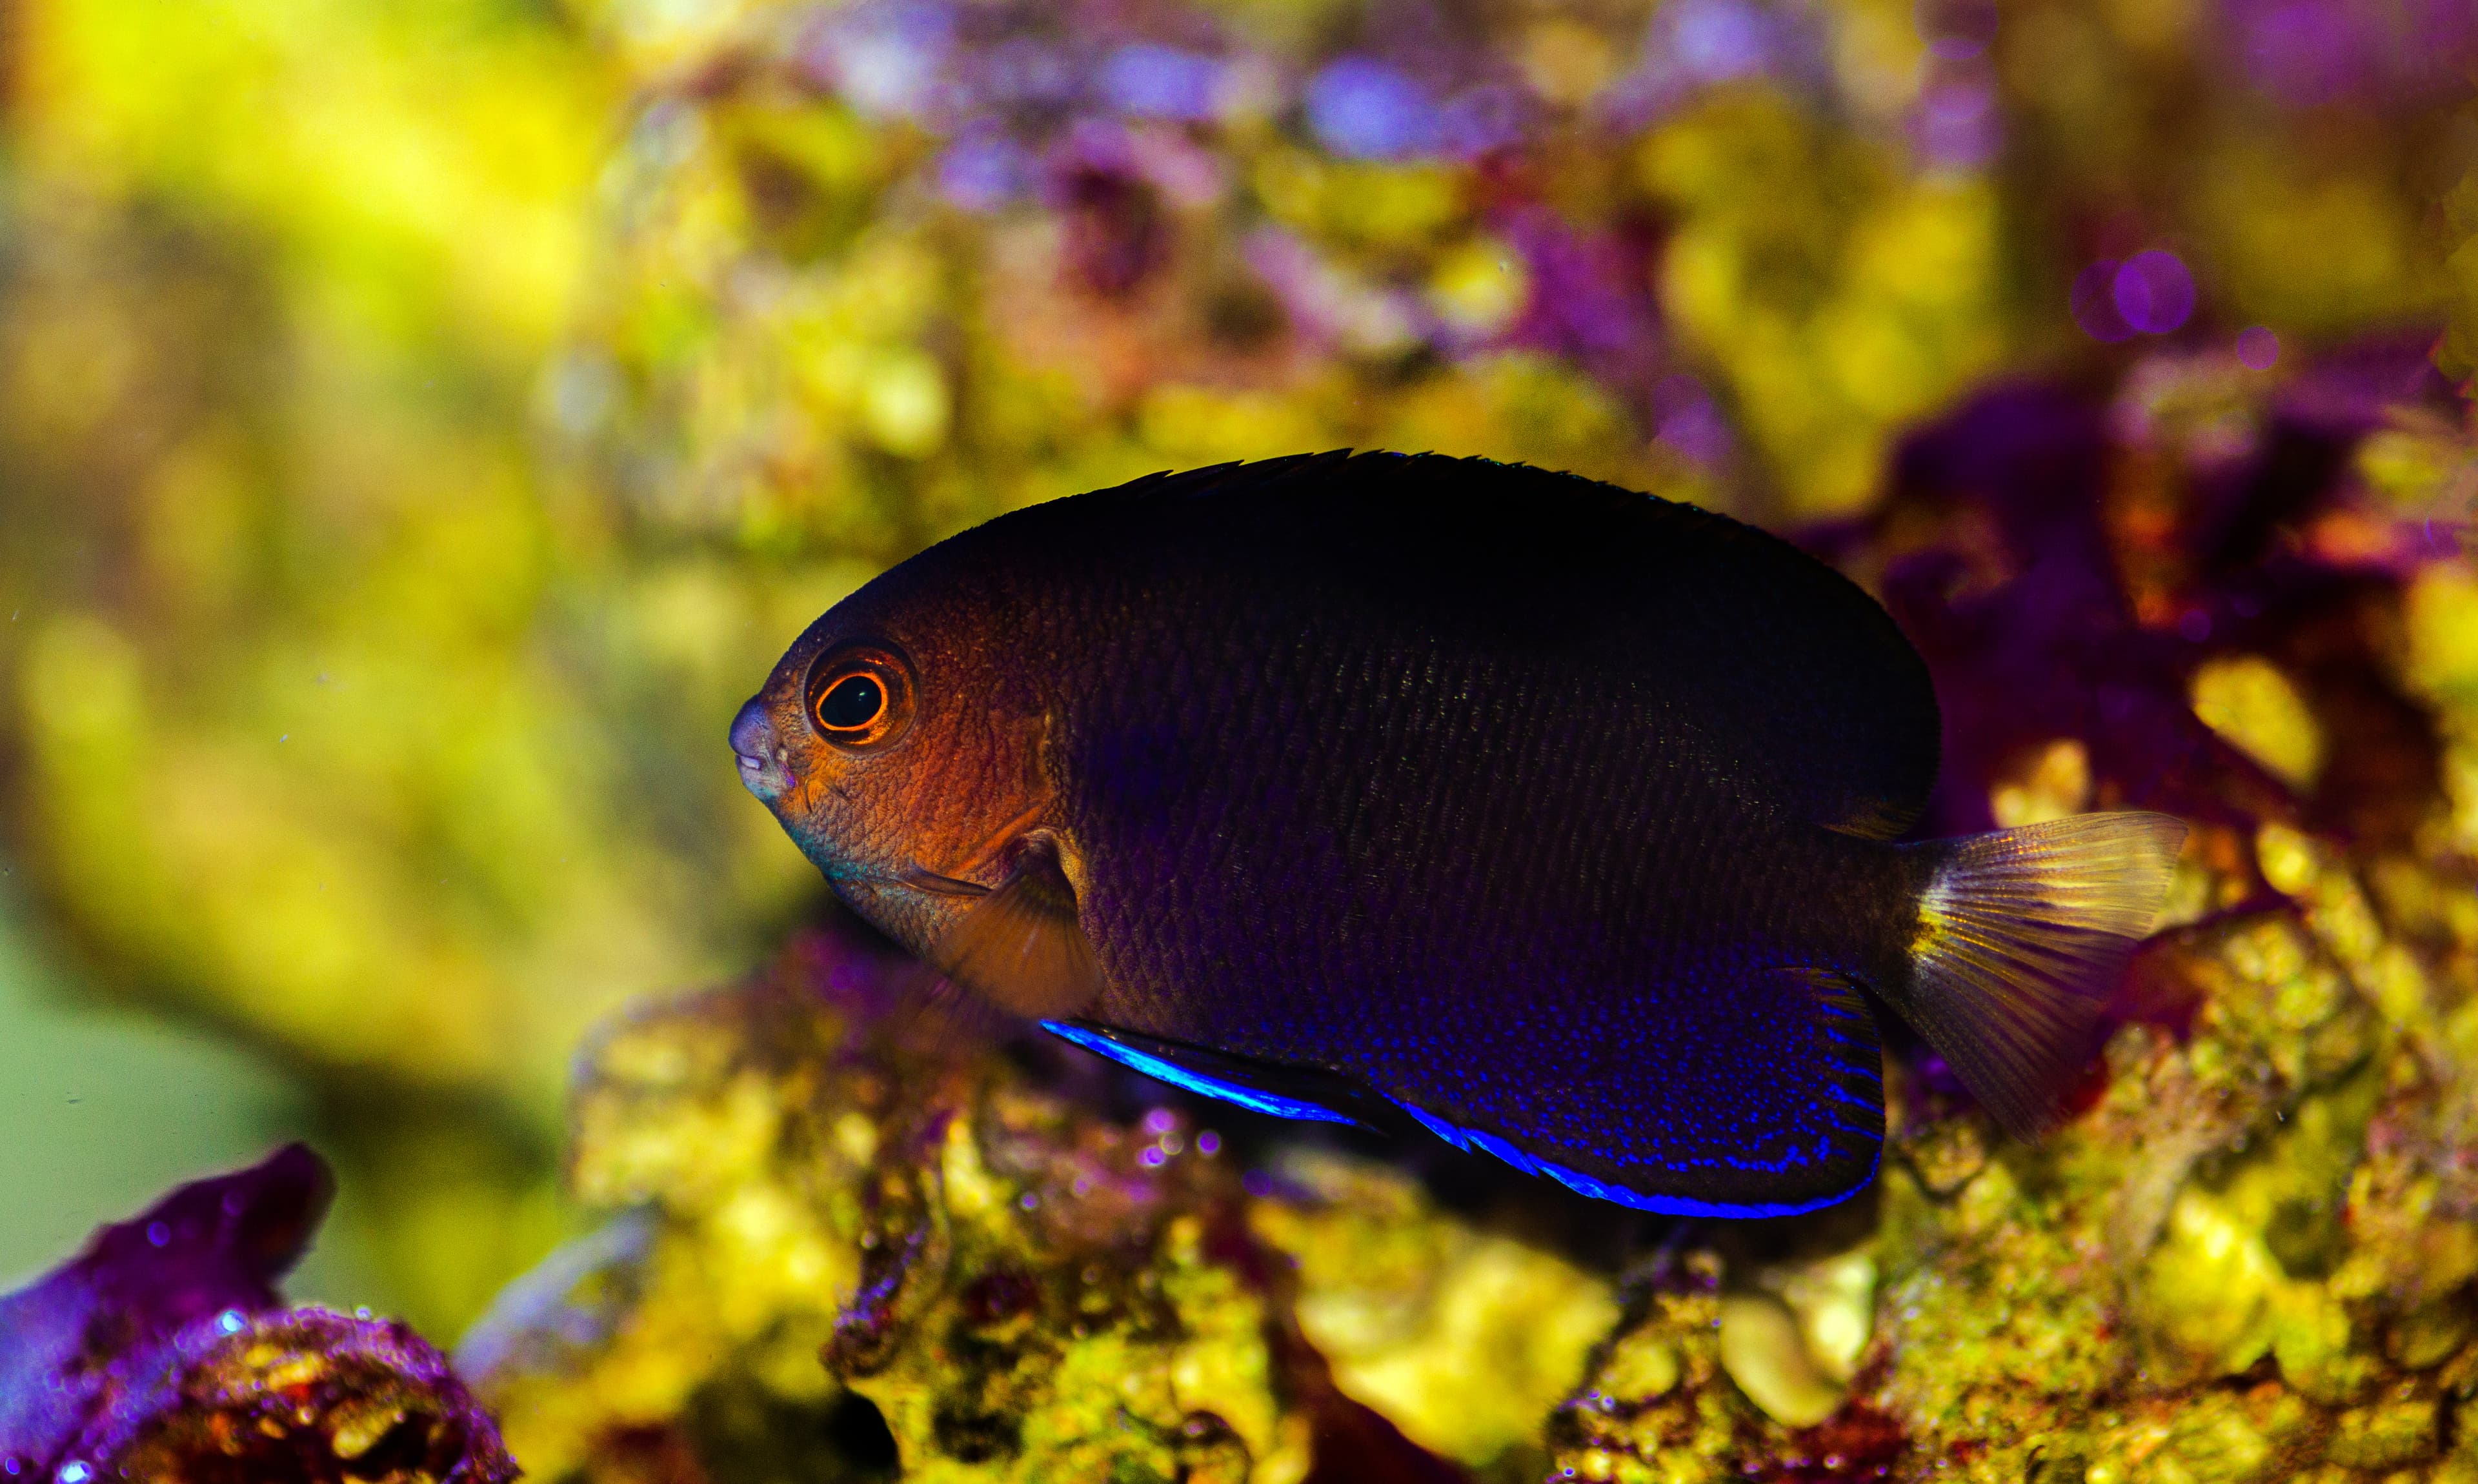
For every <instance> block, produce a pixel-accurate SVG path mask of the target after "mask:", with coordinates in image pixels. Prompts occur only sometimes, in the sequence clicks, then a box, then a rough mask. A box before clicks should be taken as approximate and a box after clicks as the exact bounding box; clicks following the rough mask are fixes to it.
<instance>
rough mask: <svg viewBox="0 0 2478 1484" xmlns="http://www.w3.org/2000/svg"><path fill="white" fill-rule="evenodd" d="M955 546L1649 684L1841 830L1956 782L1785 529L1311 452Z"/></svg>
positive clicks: (1750, 766) (1061, 506) (1543, 483)
mask: <svg viewBox="0 0 2478 1484" xmlns="http://www.w3.org/2000/svg"><path fill="white" fill-rule="evenodd" d="M954 540H955V541H956V542H957V543H958V545H959V549H984V550H989V551H993V552H999V553H1003V554H1004V555H1005V556H1006V557H1007V558H1008V559H1009V560H1021V559H1022V557H1023V553H1024V550H1026V549H1042V550H1045V551H1047V552H1051V553H1055V555H1056V557H1057V559H1058V560H1060V561H1075V560H1081V559H1082V557H1081V554H1083V553H1087V552H1090V551H1092V550H1094V549H1098V548H1099V547H1101V546H1104V545H1107V546H1109V547H1110V548H1111V549H1114V550H1119V549H1129V548H1137V549H1148V550H1153V551H1155V552H1157V553H1161V554H1166V555H1164V556H1163V558H1162V560H1163V562H1164V563H1165V564H1166V565H1164V566H1162V568H1161V569H1162V570H1165V571H1167V570H1175V569H1177V564H1178V562H1180V561H1193V562H1209V563H1213V564H1221V563H1226V562H1230V561H1262V562H1268V563H1270V562H1275V561H1278V562H1279V563H1281V564H1283V565H1284V566H1286V567H1298V566H1301V565H1302V564H1306V565H1308V566H1311V567H1313V568H1314V570H1315V572H1316V577H1317V580H1318V581H1320V582H1324V583H1327V584H1328V585H1329V590H1330V591H1333V592H1334V593H1336V594H1349V595H1352V596H1353V597H1355V598H1356V599H1358V600H1359V601H1361V602H1362V603H1363V604H1364V605H1365V608H1364V610H1363V611H1364V612H1365V611H1378V610H1381V611H1386V612H1392V613H1398V614H1402V615H1405V616H1408V617H1410V618H1411V620H1412V621H1413V624H1414V626H1415V627H1417V628H1420V629H1422V630H1424V631H1429V632H1453V633H1457V634H1461V635H1464V636H1466V637H1469V636H1472V635H1475V634H1485V635H1487V636H1488V637H1489V638H1490V639H1491V640H1492V641H1494V642H1497V643H1500V644H1503V645H1505V646H1506V647H1509V648H1511V649H1514V650H1516V651H1518V652H1525V651H1528V652H1547V651H1553V650H1555V651H1563V652H1566V653H1568V654H1570V655H1571V656H1572V657H1575V658H1577V659H1578V660H1579V661H1580V662H1582V663H1586V664H1588V665H1589V666H1590V667H1593V668H1594V669H1595V671H1596V672H1601V673H1610V672H1615V673H1624V674H1630V675H1636V676H1640V677H1643V678H1644V680H1645V682H1646V683H1647V684H1649V685H1651V686H1654V687H1656V689H1657V690H1658V691H1659V692H1660V693H1661V694H1662V696H1663V697H1664V700H1665V702H1666V703H1667V704H1669V705H1671V706H1673V707H1674V708H1675V709H1676V713H1677V715H1679V716H1680V717H1684V718H1691V720H1692V723H1693V724H1694V726H1695V727H1696V728H1697V730H1698V731H1699V733H1700V734H1701V735H1702V736H1703V737H1704V738H1705V740H1706V741H1707V742H1708V744H1709V746H1710V748H1711V751H1712V754H1713V755H1714V756H1716V757H1722V758H1727V759H1730V760H1732V767H1733V768H1735V769H1736V770H1737V771H1738V772H1739V773H1740V775H1741V776H1742V777H1743V778H1744V779H1745V781H1746V782H1747V783H1749V784H1751V785H1753V786H1755V787H1756V788H1757V789H1758V790H1759V791H1760V792H1762V793H1763V795H1764V796H1765V797H1767V798H1769V799H1772V800H1774V801H1776V802H1778V803H1779V804H1781V805H1782V806H1783V807H1784V808H1786V809H1787V810H1788V811H1790V812H1791V814H1792V815H1793V816H1794V817H1799V818H1803V819H1806V820H1808V821H1809V822H1812V823H1814V824H1817V825H1821V826H1823V827H1825V828H1828V829H1833V830H1837V831H1839V832H1841V833H1843V834H1849V835H1858V836H1862V837H1865V838H1869V839H1889V838H1892V837H1893V836H1896V835H1899V834H1900V833H1901V832H1902V831H1904V830H1905V829H1907V828H1909V825H1910V824H1911V823H1913V822H1914V821H1915V820H1916V819H1917V818H1918V817H1919V816H1920V814H1921V813H1923V812H1924V811H1925V810H1926V808H1927V803H1928V795H1929V792H1930V790H1931V789H1932V788H1933V786H1934V781H1935V772H1936V763H1937V756H1938V752H1939V750H1940V744H1941V738H1940V721H1939V718H1938V715H1937V710H1936V700H1935V690H1934V685H1933V683H1932V682H1931V681H1930V679H1929V676H1928V669H1927V665H1926V662H1925V661H1923V660H1922V659H1920V657H1919V655H1918V652H1917V651H1916V650H1915V649H1914V648H1912V647H1911V645H1910V642H1909V640H1908V639H1907V638H1906V637H1904V635H1903V634H1902V632H1901V630H1900V629H1899V628H1898V627H1897V626H1896V625H1895V624H1894V622H1893V620H1892V617H1891V616H1890V615H1888V614H1886V613H1885V611H1884V607H1883V606H1882V605H1881V604H1879V603H1878V602H1877V601H1876V600H1875V599H1874V598H1873V597H1871V596H1869V595H1868V593H1867V592H1866V591H1865V590H1863V589H1861V588H1860V587H1859V585H1858V584H1857V583H1855V582H1852V581H1851V580H1850V579H1849V578H1848V577H1846V576H1844V575H1843V574H1842V573H1841V572H1839V571H1837V570H1835V569H1834V568H1833V566H1830V565H1829V564H1827V563H1825V562H1823V561H1820V560H1818V559H1817V558H1815V557H1813V556H1811V555H1809V554H1808V553H1807V552H1805V551H1802V550H1800V549H1799V548H1798V547H1797V546H1794V545H1792V544H1791V543H1790V542H1788V541H1783V540H1782V539H1781V538H1780V537H1777V536H1774V535H1772V534H1771V533H1769V532H1766V531H1762V530H1759V529H1757V527H1754V526H1751V525H1747V524H1744V523H1742V522H1740V521H1737V520H1734V519H1732V518H1730V517H1729V516H1722V515H1718V514H1715V513H1713V512H1711V511H1707V510H1703V509H1700V508H1698V507H1696V506H1692V505H1686V504H1682V503H1679V502H1677V501H1673V500H1664V499H1661V498H1659V497H1657V496H1656V495H1650V494H1640V493H1637V492H1635V491H1633V490H1624V489H1620V488H1618V487H1617V486H1614V485H1608V484H1604V483H1601V482H1599V481H1597V480H1591V479H1585V478H1582V477H1580V476H1579V475H1574V474H1560V473H1554V472H1551V471H1549V470H1546V469H1538V468H1532V467H1530V466H1529V465H1519V464H1498V463H1495V462H1492V461H1490V460H1486V459H1462V458H1449V457H1445V456H1442V455H1437V454H1409V455H1406V454H1396V453H1355V454H1354V453H1322V454H1303V455H1298V456H1294V457H1290V458H1283V459H1272V460H1266V461H1262V462H1259V463H1253V464H1226V465H1214V466H1212V467H1209V468H1200V469H1190V470H1186V471H1184V472H1181V473H1176V474H1156V475H1151V476H1149V477H1147V478H1145V479H1140V480H1135V481H1132V482H1130V483H1128V484H1125V485H1122V486H1119V487H1117V488H1115V489H1111V490H1098V491H1095V492H1093V493H1091V494H1085V495H1079V496H1076V497H1075V498H1073V499H1067V500H1059V501H1054V502H1052V503H1049V504H1047V505H1038V506H1033V507H1031V508H1029V509H1026V510H1022V511H1017V512H1014V513H1012V514H1010V515H1006V516H999V518H998V519H996V520H993V521H991V522H989V523H988V524H987V525H985V526H981V527H978V528H976V529H975V530H973V531H968V532H966V533H964V535H962V536H960V537H957V538H955V539H954ZM1200 553H1201V554H1202V555H1199V554H1200Z"/></svg>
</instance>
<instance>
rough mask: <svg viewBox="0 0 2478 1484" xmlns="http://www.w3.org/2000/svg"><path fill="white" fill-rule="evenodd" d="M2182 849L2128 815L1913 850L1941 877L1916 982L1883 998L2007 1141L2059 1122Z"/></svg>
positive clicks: (2174, 838) (2144, 818) (2180, 829)
mask: <svg viewBox="0 0 2478 1484" xmlns="http://www.w3.org/2000/svg"><path fill="white" fill-rule="evenodd" d="M2185 839H2186V825H2185V823H2184V821H2182V820H2179V819H2175V818H2172V817H2169V816H2167V815H2161V814H2143V813H2132V812H2129V813H2123V814H2089V815H2075V816H2072V817H2067V818H2062V819H2051V820H2049V821H2047V822H2046V823H2044V824H2028V825H2024V826H2022V827H2021V828H2019V829H2010V830H1998V831H1996V832H1994V833H1993V834H1987V835H1967V836H1962V837H1960V838H1959V839H1954V840H1937V841H1928V842H1924V843H1919V844H1915V845H1906V846H1903V847H1902V848H1903V849H1904V850H1905V851H1906V852H1917V853H1919V854H1921V855H1923V856H1924V857H1925V858H1926V860H1925V864H1927V865H1928V866H1929V870H1928V879H1927V885H1926V888H1925V890H1924V891H1922V892H1921V893H1920V894H1919V899H1918V925H1917V928H1916V930H1915V931H1914V933H1913V935H1912V937H1911V940H1910V944H1909V977H1908V983H1907V984H1906V985H1904V986H1903V987H1902V989H1901V992H1900V993H1898V994H1886V995H1885V998H1886V999H1887V1000H1888V1001H1889V1002H1890V1003H1891V1004H1892V1006H1893V1008H1894V1009H1896V1010H1898V1011H1900V1012H1901V1014H1902V1017H1903V1019H1907V1020H1909V1022H1910V1024H1911V1025H1912V1026H1913V1027H1915V1028H1916V1029H1917V1031H1918V1033H1919V1034H1920V1035H1921V1036H1924V1037H1925V1038H1927V1043H1928V1044H1929V1045H1931V1046H1933V1047H1934V1048H1935V1050H1936V1051H1937V1052H1938V1053H1940V1054H1941V1055H1942V1056H1943V1057H1944V1059H1945V1060H1946V1061H1947V1062H1949V1063H1951V1064H1952V1066H1953V1069H1954V1070H1955V1071H1956V1072H1958V1073H1960V1076H1961V1080H1962V1083H1963V1085H1964V1086H1966V1087H1968V1088H1969V1089H1970V1091H1971V1093H1972V1094H1973V1095H1975V1096H1976V1097H1977V1098H1978V1099H1979V1101H1980V1103H1981V1104H1982V1106H1984V1107H1985V1108H1986V1109H1987V1110H1988V1112H1990V1113H1992V1114H1994V1115H1995V1116H1996V1120H1997V1121H1998V1122H1999V1123H2001V1124H2003V1125H2004V1126H2005V1128H2006V1130H2007V1131H2008V1132H2010V1133H2013V1134H2016V1135H2018V1136H2021V1137H2024V1138H2028V1137H2032V1136H2034V1135H2036V1134H2037V1133H2038V1132H2039V1131H2040V1130H2041V1129H2042V1128H2043V1127H2045V1126H2046V1125H2047V1123H2048V1122H2049V1121H2050V1119H2052V1117H2053V1116H2054V1113H2055V1109H2056V1104H2057V1097H2058V1094H2060V1093H2061V1092H2062V1091H2063V1086H2064V1084H2065V1083H2066V1082H2067V1081H2068V1080H2069V1079H2070V1078H2071V1077H2072V1075H2073V1073H2074V1071H2075V1069H2076V1068H2078V1067H2079V1066H2080V1065H2081V1063H2082V1061H2083V1059H2084V1057H2085V1056H2086V1054H2087V1053H2088V1052H2089V1049H2090V1046H2089V1034H2090V1028H2091V1025H2092V1024H2093V1022H2094V1021H2096V1020H2097V1019H2098V1017H2099V1012H2100V1007H2101V1005H2102V1004H2103V1002H2104V1001H2105V1000H2106V998H2107V996H2108V994H2109V993H2110V991H2111V990H2112V989H2113V988H2114V986H2115V982H2116V978H2117V975H2118V973H2119V972H2120V971H2122V970H2123V968H2125V963H2126V960H2127V959H2128V958H2129V957H2131V956H2132V954H2133V952H2134V947H2135V944H2136V943H2137V942H2138V941H2140V939H2141V938H2142V937H2143V935H2145V934H2146V933H2148V932H2150V930H2151V922H2152V918H2154V917H2155V916H2157V915H2158V913H2159V910H2160V902H2161V898H2162V897H2163V896H2164V895H2165V894H2166V893H2167V890H2168V874H2169V871H2170V868H2172V867H2173V866H2174V865H2175V863H2176V859H2177V849H2178V846H2179V845H2181V844H2182V843H2184V842H2185Z"/></svg>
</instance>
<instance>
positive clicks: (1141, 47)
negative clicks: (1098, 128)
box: [1101, 42, 1222, 121]
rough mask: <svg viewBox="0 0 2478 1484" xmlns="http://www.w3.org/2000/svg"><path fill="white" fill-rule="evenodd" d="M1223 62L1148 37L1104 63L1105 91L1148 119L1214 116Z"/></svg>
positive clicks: (1113, 54)
mask: <svg viewBox="0 0 2478 1484" xmlns="http://www.w3.org/2000/svg"><path fill="white" fill-rule="evenodd" d="M1221 83H1222V64H1221V63H1218V62H1216V61H1214V60H1213V59H1212V58H1210V57H1206V56H1201V55H1200V54H1198V53H1196V52H1189V51H1181V50H1179V49H1178V48H1177V47H1175V46H1156V45H1153V44H1151V43H1150V42H1142V43H1138V44H1136V45H1132V46H1123V47H1120V48H1119V49H1118V50H1117V51H1115V52H1113V53H1111V54H1110V60H1109V61H1108V62H1106V63H1102V66H1101V91H1102V93H1103V94H1104V95H1105V96H1107V97H1108V98H1109V100H1110V101H1111V102H1112V103H1113V104H1116V105H1117V106H1118V107H1119V108H1121V109H1122V110H1124V111H1125V112H1127V113H1135V114H1138V115H1141V116H1143V117H1147V118H1178V119H1187V120H1191V121H1193V120H1198V119H1204V118H1209V117H1211V116H1212V115H1213V112H1214V99H1215V96H1216V94H1217V93H1218V92H1219V91H1220V88H1221Z"/></svg>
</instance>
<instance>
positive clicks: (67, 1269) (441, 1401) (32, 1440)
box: [0, 1144, 517, 1484]
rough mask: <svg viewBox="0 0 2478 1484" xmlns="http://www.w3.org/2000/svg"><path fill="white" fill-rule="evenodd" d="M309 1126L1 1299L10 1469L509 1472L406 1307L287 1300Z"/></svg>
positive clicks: (21, 1475)
mask: <svg viewBox="0 0 2478 1484" xmlns="http://www.w3.org/2000/svg"><path fill="white" fill-rule="evenodd" d="M330 1185H331V1182H330V1179H329V1176H328V1173H327V1169H326V1166H325V1165H324V1164H322V1163H321V1162H320V1161H319V1160H318V1158H317V1156H316V1155H314V1154H312V1153H311V1152H310V1151H309V1150H308V1149H306V1148H303V1147H302V1146H300V1145H298V1144H294V1145H291V1146H289V1147H287V1148H284V1149H280V1150H278V1151H276V1152H275V1153H274V1154H273V1155H271V1156H269V1157H268V1158H267V1159H266V1161H265V1162H264V1163H263V1164H260V1165H258V1166H256V1167H255V1168H252V1169H249V1170H240V1171H238V1172H236V1173H233V1174H229V1175H224V1176H220V1177H218V1178H215V1179H211V1180H201V1181H198V1182H196V1183H195V1184H191V1185H186V1186H183V1187H181V1188H180V1189H179V1190H176V1191H174V1192H172V1193H171V1194H170V1195H166V1196H165V1197H164V1199H163V1200H161V1201H159V1202H157V1203H156V1205H155V1206H154V1207H152V1208H151V1209H149V1210H148V1211H147V1212H145V1214H143V1215H141V1216H139V1217H138V1218H137V1219H136V1220H131V1221H127V1222H123V1223H120V1224H118V1225H114V1226H107V1227H105V1228H104V1229H102V1230H101V1231H99V1232H97V1233H95V1236H94V1240H93V1241H92V1242H91V1243H89V1245H88V1247H87V1250H86V1251H85V1252H84V1253H83V1254H81V1255H80V1256H79V1257H78V1258H77V1260H76V1261H74V1262H71V1263H69V1264H67V1265H66V1266H64V1267H63V1268H62V1269H61V1270H58V1271H56V1272H54V1273H52V1274H51V1275H50V1276H48V1277H46V1278H45V1279H43V1280H42V1281H41V1282H39V1283H37V1284H35V1285H34V1286H33V1287H31V1288H27V1289H24V1290H22V1291H20V1292H18V1293H16V1294H13V1295H9V1296H8V1297H7V1298H5V1299H0V1478H7V1479H25V1480H29V1481H36V1480H40V1481H46V1484H92V1481H102V1480H121V1479H129V1480H146V1481H163V1484H343V1481H345V1480H348V1479H350V1480H365V1481H367V1484H507V1481H509V1480H513V1479H515V1478H516V1477H517V1468H516V1465H515V1464H514V1463H513V1462H512V1461H510V1459H509V1458H508V1455H507V1453H506V1451H505V1449H503V1448H502V1447H501V1446H499V1438H498V1433H497V1430H496V1429H495V1428H494V1427H493V1425H492V1422H491V1420H490V1419H489V1418H488V1417H487V1416H485V1415H484V1414H483V1413H482V1411H481V1409H480V1408H479V1407H478V1406H477V1405H475V1403H474V1401H473V1398H472V1396H471V1395H470V1394H469V1393H468V1392H467V1391H466V1389H465V1387H464V1386H463V1384H462V1383H460V1382H459V1381H458V1380H457V1379H456V1377H455V1375H454V1374H453V1373H452V1372H451V1371H449V1369H448V1366H447V1361H446V1358H445V1357H444V1356H443V1355H441V1354H440V1353H439V1351H437V1350H436V1349H434V1348H432V1347H431V1346H429V1345H428V1344H427V1343H426V1342H424V1341H423V1340H422V1339H421V1337H420V1336H418V1335H416V1334H415V1333H414V1332H413V1331H412V1330H410V1329H408V1328H406V1327H405V1326H404V1325H403V1324H401V1323H396V1322H393V1321H385V1320H375V1319H372V1318H370V1317H369V1316H368V1315H367V1314H366V1313H365V1314H361V1315H351V1316H348V1315H341V1314H332V1313H329V1312H327V1311H326V1310H323V1309H317V1308H301V1309H290V1310H288V1309H285V1308H284V1307H283V1306H282V1300H281V1298H280V1297H279V1296H278V1295H277V1294H276V1291H275V1288H274V1283H275V1280H276V1279H277V1278H279V1277H281V1276H282V1275H283V1274H284V1272H285V1271H286V1270H288V1269H290V1268H291V1266H292V1264H293V1262H294V1261H295V1260H296V1259H298V1258H299V1257H300V1255H301V1253H302V1251H303V1250H304V1249H305V1248H306V1247H307V1246H308V1245H309V1242H310V1238H311V1236H312V1234H313V1233H314V1232H315V1231H316V1227H317V1224H318V1220H319V1218H320V1217H321V1216H322V1215H324V1213H325V1211H326V1207H327V1199H328V1195H329V1191H330Z"/></svg>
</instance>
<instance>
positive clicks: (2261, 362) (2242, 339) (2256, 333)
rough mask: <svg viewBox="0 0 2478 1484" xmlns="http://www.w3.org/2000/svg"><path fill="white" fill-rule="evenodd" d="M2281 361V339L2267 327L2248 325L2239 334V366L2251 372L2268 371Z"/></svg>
mask: <svg viewBox="0 0 2478 1484" xmlns="http://www.w3.org/2000/svg"><path fill="white" fill-rule="evenodd" d="M2279 359H2280V337H2279V336H2277V335H2274V334H2272V333H2271V329H2270V327H2269V326H2267V325H2248V326H2246V327H2245V328H2244V329H2242V330H2239V331H2238V365H2242V366H2244V367H2245V368H2246V369H2247V370H2249V371H2268V370H2270V369H2271V367H2272V365H2273V363H2275V362H2277V361H2278V360H2279Z"/></svg>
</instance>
